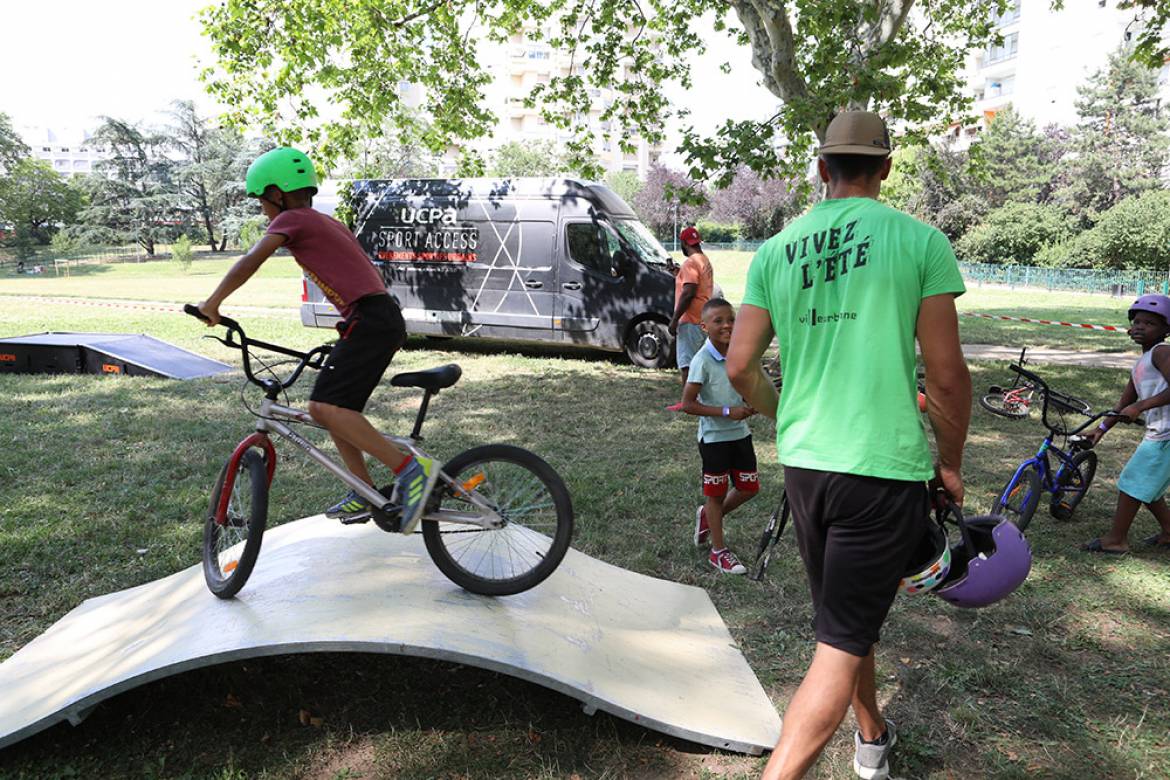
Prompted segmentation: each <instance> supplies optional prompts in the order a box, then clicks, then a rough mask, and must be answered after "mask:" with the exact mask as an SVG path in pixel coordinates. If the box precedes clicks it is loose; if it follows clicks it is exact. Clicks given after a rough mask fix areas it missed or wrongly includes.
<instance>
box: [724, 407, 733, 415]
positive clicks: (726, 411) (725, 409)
mask: <svg viewBox="0 0 1170 780" xmlns="http://www.w3.org/2000/svg"><path fill="white" fill-rule="evenodd" d="M723 416H724V417H730V416H731V407H730V406H725V407H723Z"/></svg>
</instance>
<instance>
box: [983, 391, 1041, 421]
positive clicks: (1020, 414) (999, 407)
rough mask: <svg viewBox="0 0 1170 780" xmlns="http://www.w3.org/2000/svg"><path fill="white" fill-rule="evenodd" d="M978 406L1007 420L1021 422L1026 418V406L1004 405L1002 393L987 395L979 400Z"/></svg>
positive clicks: (1027, 407) (1016, 404)
mask: <svg viewBox="0 0 1170 780" xmlns="http://www.w3.org/2000/svg"><path fill="white" fill-rule="evenodd" d="M979 405H980V406H982V407H983V408H984V409H986V410H987V411H989V412H991V413H992V414H995V415H999V416H1000V417H1007V418H1008V419H1009V420H1022V419H1024V418H1025V417H1027V416H1028V409H1029V406H1028V404H1019V403H1013V404H1009V403H1006V402H1005V400H1004V395H1003V393H988V394H987V395H985V396H983V397H982V398H980V399H979Z"/></svg>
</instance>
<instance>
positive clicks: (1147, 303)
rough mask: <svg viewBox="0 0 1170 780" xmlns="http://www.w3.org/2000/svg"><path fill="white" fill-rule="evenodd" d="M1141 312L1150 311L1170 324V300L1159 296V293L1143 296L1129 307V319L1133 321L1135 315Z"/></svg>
mask: <svg viewBox="0 0 1170 780" xmlns="http://www.w3.org/2000/svg"><path fill="white" fill-rule="evenodd" d="M1139 311H1148V312H1150V313H1151V314H1157V315H1159V316H1161V317H1162V319H1163V321H1165V322H1166V323H1167V324H1170V298H1167V297H1166V296H1165V295H1158V294H1157V293H1150V294H1149V295H1143V296H1142V297H1140V298H1138V299H1137V300H1136V301H1134V302H1133V305H1132V306H1130V307H1129V319H1130V320H1131V321H1132V320H1133V315H1135V314H1137V313H1138V312H1139Z"/></svg>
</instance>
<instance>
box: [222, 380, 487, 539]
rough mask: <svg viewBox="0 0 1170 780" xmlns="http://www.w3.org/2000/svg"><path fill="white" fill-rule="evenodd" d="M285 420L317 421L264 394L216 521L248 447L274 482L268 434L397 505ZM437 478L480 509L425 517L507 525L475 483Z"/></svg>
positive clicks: (236, 454)
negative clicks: (259, 455) (259, 456)
mask: <svg viewBox="0 0 1170 780" xmlns="http://www.w3.org/2000/svg"><path fill="white" fill-rule="evenodd" d="M282 420H288V421H291V422H298V423H308V424H315V423H314V422H313V418H312V417H311V416H310V415H309V413H308V412H305V411H302V410H300V409H294V408H292V407H289V406H283V405H281V404H278V403H276V402H275V401H274V400H272V399H271V398H265V399H264V401H263V402H262V403H261V404H260V412H259V417H258V419H257V420H256V432H255V433H252V434H251V435H249V436H247V437H246V438H244V439H243V440H242V441H241V442H240V443H239V444H237V445H236V448H235V450H234V451H233V452H232V456H231V460H230V461H229V462H228V472H227V475H226V476H225V482H224V488H223V490H221V491H220V497H219V503H218V505H217V506H216V511H215V522H216V523H218V524H219V525H226V524H227V508H228V501H229V500H230V498H231V493H232V488H233V486H234V483H235V477H236V470H237V468H238V466H239V463H240V459H241V458H243V457H244V453H245V452H247V451H248V450H249V449H251V448H253V447H256V448H257V449H259V450H261V451H262V452H263V453H264V465H265V467H266V468H267V470H268V483H269V484H272V478H273V476H274V475H275V473H276V448H275V447H274V446H273V444H272V439H271V438H270V437H269V434H276V435H277V436H279V437H281V438H283V439H287V440H288V441H291V442H292V443H293V444H295V445H297V446H298V447H300V448H301V450H303V451H304V452H305V454H307V455H308V456H309V457H310V458H311V459H312V460H314V461H315V462H316V463H317V464H319V465H320V466H322V467H323V468H324V469H325V470H326V471H328V472H329V473H330V474H332V475H333V476H335V477H337V478H338V479H339V480H341V481H342V482H343V483H345V484H346V485H348V486H349V487H350V488H352V489H353V491H354V492H355V493H357V494H358V495H360V496H361V497H362V498H364V499H365V500H366V501H368V502H369V503H370V505H371V506H375V507H379V508H380V509H381V511H384V512H386V511H393V510H395V509H397V508H396V507H395V506H394V505H393V504H392V503H389V502H388V500H387V498H386V496H384V495H382V494H381V493H380V492H378V491H377V490H375V489H374V488H373V487H371V486H370V485H367V484H366V483H365V482H363V481H362V480H360V479H358V478H357V477H355V476H354V475H353V474H351V473H350V472H349V470H348V469H346V468H345V467H344V466H342V465H340V464H339V463H337V462H336V461H334V460H333V459H332V458H330V457H329V456H328V455H326V454H325V453H324V452H322V451H321V450H319V449H318V448H317V447H316V446H314V444H313V443H312V442H311V441H309V440H308V439H306V438H305V437H304V436H301V435H300V434H299V433H297V432H296V431H294V430H293V429H292V428H290V427H289V426H288V425H285V424H284V422H282ZM386 438H387V439H388V440H389V441H390V442H392V443H393V444H394V445H395V446H397V447H398V448H399V449H401V450H404V451H406V452H409V453H411V454H412V455H415V456H422V457H426V454H425V453H424V452H423V451H422V450H420V449H419V448H418V445H417V442H416V441H415V440H414V439H411V438H406V437H402V436H387V437H386ZM438 478H439V480H440V481H442V482H444V483H446V484H447V485H448V486H449V487H450V488H451V489H452V490H453V491H455V492H456V494H458V495H460V496H461V497H462V498H465V499H466V500H467V501H469V502H470V503H471V504H473V505H474V506H475V507H476V508H477V509H479V510H480V511H479V512H477V513H474V514H473V513H468V512H458V511H454V510H450V509H436V510H433V511H430V512H427V513H426V514H424V515H423V518H422V519H423V520H435V521H442V522H445V523H459V524H462V525H473V526H478V527H480V528H484V529H498V528H502V527H503V526H504V520H503V518H501V517H500V515H499V513H498V512H496V510H495V509H494V508H493V507H492V506H491V505H489V504H488V503H487V502H485V501H484V500H483V499H481V498H480V497H479V496H478V495H476V494H475V493H474V486H465V485H460V484H458V483H456V482H455V480H453V479H451V477H449V476H447V474H445V473H444V472H443V471H442V469H440V470H439V477H438Z"/></svg>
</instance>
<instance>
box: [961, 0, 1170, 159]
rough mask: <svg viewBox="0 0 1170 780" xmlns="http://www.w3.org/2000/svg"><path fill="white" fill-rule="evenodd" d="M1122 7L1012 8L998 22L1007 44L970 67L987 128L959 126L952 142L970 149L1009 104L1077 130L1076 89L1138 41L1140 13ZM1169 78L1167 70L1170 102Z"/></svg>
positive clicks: (1028, 2)
mask: <svg viewBox="0 0 1170 780" xmlns="http://www.w3.org/2000/svg"><path fill="white" fill-rule="evenodd" d="M1117 6H1118V0H1070V1H1069V2H1066V3H1065V4H1064V8H1063V9H1061V10H1059V11H1054V10H1052V7H1051V3H1050V1H1049V0H1013V2H1012V3H1011V5H1010V6H1009V8H1008V10H1007V11H1006V12H1004V13H1003V14H1002V15H1001V16H999V17H998V18H997V19H996V23H997V24H998V26H999V30H1000V33H1001V35H1002V41H1001V42H1000V43H998V44H993V45H989V46H988V47H987V48H985V49H984V50H983V51H980V52H976V53H975V54H973V55H972V56H971V58H970V61H969V64H968V68H967V84H968V89H969V90H970V94H971V95H972V97H974V98H975V105H974V110H975V112H976V114H977V115H978V116H979V117H980V120H981V121H980V122H978V123H976V124H974V125H970V126H967V127H959V126H958V125H955V126H953V127H952V128H951V135H952V137H954V138H956V139H957V140H958V141H959V143H960V144H961V145H965V144H967V143H970V142H971V140H973V138H974V137H975V136H977V135H978V134H979V133H980V132H982V130H983V128H984V127H986V125H987V123H988V122H990V121H991V120H992V119H994V118H995V114H996V112H998V111H999V110H1001V109H1002V108H1004V107H1005V106H1007V105H1009V104H1010V105H1011V106H1012V107H1013V108H1014V109H1015V110H1016V111H1017V112H1018V113H1020V114H1021V115H1022V116H1024V117H1027V118H1028V119H1031V120H1032V121H1033V122H1035V124H1036V126H1037V127H1041V128H1042V127H1045V126H1046V125H1049V124H1059V125H1065V126H1068V125H1073V124H1075V123H1076V121H1077V110H1076V100H1077V88H1078V87H1080V86H1081V85H1082V84H1084V83H1085V81H1086V80H1087V79H1088V78H1089V77H1091V76H1092V75H1093V74H1094V73H1095V72H1097V71H1099V70H1101V69H1102V68H1104V67H1105V65H1106V62H1107V59H1108V57H1109V55H1110V54H1111V53H1113V52H1114V51H1116V50H1117V48H1118V47H1119V46H1121V45H1122V44H1123V43H1125V42H1126V41H1128V40H1129V39H1130V37H1131V35H1132V34H1135V33H1136V29H1134V28H1133V27H1132V25H1133V24H1134V21H1133V20H1134V12H1133V11H1132V10H1129V11H1125V10H1121V9H1119V8H1118V7H1117ZM1168 75H1170V68H1167V67H1163V68H1162V72H1161V74H1160V75H1159V78H1160V83H1161V84H1162V90H1163V100H1164V101H1165V100H1166V99H1167V98H1168V97H1170V84H1168V83H1167V82H1168Z"/></svg>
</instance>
